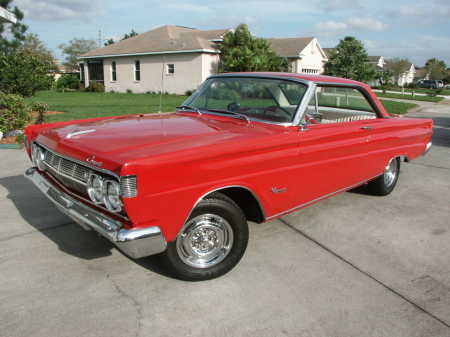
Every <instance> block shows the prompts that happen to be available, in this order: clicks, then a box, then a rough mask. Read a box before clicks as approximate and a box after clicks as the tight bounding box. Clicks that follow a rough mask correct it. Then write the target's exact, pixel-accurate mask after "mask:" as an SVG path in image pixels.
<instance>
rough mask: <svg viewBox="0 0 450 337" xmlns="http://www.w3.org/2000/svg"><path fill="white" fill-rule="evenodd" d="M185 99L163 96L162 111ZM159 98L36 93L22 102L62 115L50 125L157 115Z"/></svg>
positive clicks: (183, 97) (152, 96) (55, 117)
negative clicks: (101, 118)
mask: <svg viewBox="0 0 450 337" xmlns="http://www.w3.org/2000/svg"><path fill="white" fill-rule="evenodd" d="M187 98H188V96H175V95H163V96H162V105H161V107H162V109H161V110H162V111H163V112H168V111H173V110H175V108H176V107H177V106H179V105H181V104H183V102H184V101H185V100H186V99H187ZM159 101H160V96H159V95H152V94H118V93H107V92H105V93H94V92H56V91H53V90H47V91H39V92H37V93H36V95H35V96H34V97H30V98H27V99H25V102H26V103H28V104H30V103H32V102H44V103H46V104H48V105H49V109H48V110H49V111H63V112H66V113H64V114H58V115H49V116H48V121H49V122H59V121H70V120H78V119H85V118H95V117H107V116H120V115H132V114H144V113H155V112H158V111H159Z"/></svg>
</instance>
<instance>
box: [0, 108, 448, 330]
mask: <svg viewBox="0 0 450 337" xmlns="http://www.w3.org/2000/svg"><path fill="white" fill-rule="evenodd" d="M446 102H448V101H446ZM426 105H427V106H426V107H423V108H422V109H421V110H419V111H415V112H412V113H410V115H413V116H417V117H432V118H434V121H435V134H434V139H433V143H434V146H433V147H432V149H431V150H430V152H429V153H428V154H427V155H426V156H425V157H421V158H419V159H417V160H416V161H414V162H412V163H407V164H403V165H402V168H401V174H400V178H399V181H398V183H397V187H396V189H395V190H394V192H393V193H392V194H391V195H389V196H387V197H373V196H370V195H368V194H367V193H366V192H367V191H366V189H365V187H360V188H358V189H356V190H353V191H350V192H346V193H343V194H340V195H338V196H335V197H333V198H330V199H327V200H325V201H323V202H321V203H318V204H315V205H312V206H310V207H307V208H305V209H303V210H300V211H298V212H295V213H293V214H290V215H288V216H285V217H283V218H281V219H278V220H274V221H271V222H269V223H265V224H261V225H257V224H250V242H249V246H248V249H247V252H246V254H245V255H244V257H243V259H242V260H241V262H240V263H239V264H238V265H237V267H236V268H235V269H234V270H232V271H231V272H230V273H228V274H227V275H225V276H223V277H221V278H218V279H215V280H211V281H207V282H199V283H190V282H184V281H179V280H177V279H174V278H173V277H172V276H171V275H170V274H169V273H167V272H166V270H165V269H164V267H163V266H162V265H161V264H160V262H159V260H158V258H156V257H149V258H144V259H140V260H132V259H130V258H127V257H126V256H125V255H123V254H122V253H121V252H120V251H119V250H117V249H116V248H115V247H114V246H113V245H112V244H111V243H110V242H109V241H107V240H106V239H104V238H102V237H99V236H97V235H96V234H95V233H94V232H86V231H84V230H83V229H82V228H81V227H80V226H78V225H77V224H74V223H73V222H72V221H71V220H70V219H69V218H68V217H66V216H64V215H63V214H62V213H60V212H59V211H57V209H56V208H55V206H53V205H52V204H51V202H50V201H48V200H47V199H46V198H45V197H43V196H42V194H41V192H40V191H38V190H37V188H35V187H34V186H33V185H32V184H31V183H29V182H28V181H26V180H25V178H23V176H22V174H23V172H24V171H25V170H26V169H27V168H28V167H29V166H30V162H29V160H28V158H27V157H26V153H25V151H24V150H0V210H1V212H0V229H1V230H0V256H1V260H0V287H1V288H0V289H1V291H0V335H1V336H8V337H12V336H58V337H61V336H96V337H100V336H175V335H177V336H191V335H192V336H198V335H207V336H230V335H234V336H256V335H261V336H280V335H288V336H345V337H349V336H358V337H361V336H408V337H411V336H446V337H448V336H450V271H449V265H450V249H449V242H450V219H449V215H450V178H449V177H450V176H449V173H450V104H446V103H445V102H444V103H439V104H434V103H432V104H426Z"/></svg>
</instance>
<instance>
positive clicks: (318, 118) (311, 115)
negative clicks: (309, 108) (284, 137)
mask: <svg viewBox="0 0 450 337" xmlns="http://www.w3.org/2000/svg"><path fill="white" fill-rule="evenodd" d="M306 116H307V117H308V119H309V123H312V124H321V123H322V118H323V114H321V113H320V112H307V113H306ZM313 121H314V123H313Z"/></svg>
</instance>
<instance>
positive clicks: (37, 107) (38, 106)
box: [31, 102, 48, 124]
mask: <svg viewBox="0 0 450 337" xmlns="http://www.w3.org/2000/svg"><path fill="white" fill-rule="evenodd" d="M31 109H32V110H33V111H37V112H38V113H39V115H38V117H37V118H36V122H35V123H36V124H45V123H47V116H45V113H46V112H47V110H48V105H47V104H45V103H43V102H34V103H33V104H31Z"/></svg>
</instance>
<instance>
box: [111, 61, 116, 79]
mask: <svg viewBox="0 0 450 337" xmlns="http://www.w3.org/2000/svg"><path fill="white" fill-rule="evenodd" d="M111 81H114V82H115V81H117V75H116V62H115V61H112V62H111Z"/></svg>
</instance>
